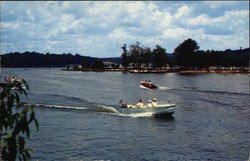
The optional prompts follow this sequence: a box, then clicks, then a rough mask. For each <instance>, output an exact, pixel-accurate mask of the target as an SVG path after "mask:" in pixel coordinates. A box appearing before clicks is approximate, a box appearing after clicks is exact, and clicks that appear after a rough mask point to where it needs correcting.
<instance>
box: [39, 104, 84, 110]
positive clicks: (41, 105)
mask: <svg viewBox="0 0 250 161" xmlns="http://www.w3.org/2000/svg"><path fill="white" fill-rule="evenodd" d="M34 106H35V107H49V108H67V109H78V110H86V109H88V108H87V107H81V106H61V105H44V104H35V105H34Z"/></svg>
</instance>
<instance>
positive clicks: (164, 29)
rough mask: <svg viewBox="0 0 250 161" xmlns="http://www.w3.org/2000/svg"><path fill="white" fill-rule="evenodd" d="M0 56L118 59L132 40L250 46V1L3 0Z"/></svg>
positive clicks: (219, 47)
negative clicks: (29, 54)
mask: <svg viewBox="0 0 250 161" xmlns="http://www.w3.org/2000/svg"><path fill="white" fill-rule="evenodd" d="M0 5H1V6H0V54H5V53H8V52H15V51H18V52H24V51H36V52H40V53H47V52H49V53H57V54H62V53H72V54H76V53H78V54H80V55H84V56H92V57H102V58H103V57H118V56H120V55H121V52H122V51H121V46H123V44H127V46H129V45H131V44H135V43H136V42H137V41H138V42H140V43H141V45H142V46H143V47H150V48H151V49H153V48H155V46H156V45H160V46H161V47H163V48H165V49H166V51H167V53H172V52H173V51H174V49H175V48H176V47H177V46H178V45H179V44H180V43H182V42H183V41H184V40H186V39H188V38H191V39H193V40H195V41H196V42H197V43H198V45H199V46H200V49H201V50H212V49H214V50H226V49H232V50H236V49H240V47H242V48H248V47H249V1H61V2H60V1H16V2H13V1H1V2H0Z"/></svg>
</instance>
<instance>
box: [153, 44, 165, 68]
mask: <svg viewBox="0 0 250 161" xmlns="http://www.w3.org/2000/svg"><path fill="white" fill-rule="evenodd" d="M152 55H153V58H152V62H153V65H154V67H155V68H161V67H163V66H164V65H166V64H167V63H168V56H167V53H166V49H164V48H162V47H161V46H160V45H156V46H155V49H153V51H152Z"/></svg>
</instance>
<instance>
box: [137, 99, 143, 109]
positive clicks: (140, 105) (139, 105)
mask: <svg viewBox="0 0 250 161" xmlns="http://www.w3.org/2000/svg"><path fill="white" fill-rule="evenodd" d="M136 106H137V107H142V106H144V103H143V101H142V99H139V102H138V103H137V104H136Z"/></svg>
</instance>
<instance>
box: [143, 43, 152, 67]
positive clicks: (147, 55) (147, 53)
mask: <svg viewBox="0 0 250 161" xmlns="http://www.w3.org/2000/svg"><path fill="white" fill-rule="evenodd" d="M141 58H142V62H143V63H144V64H145V65H146V67H147V68H149V63H151V62H152V60H151V58H152V51H151V49H150V48H149V47H145V48H142V56H141Z"/></svg>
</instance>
